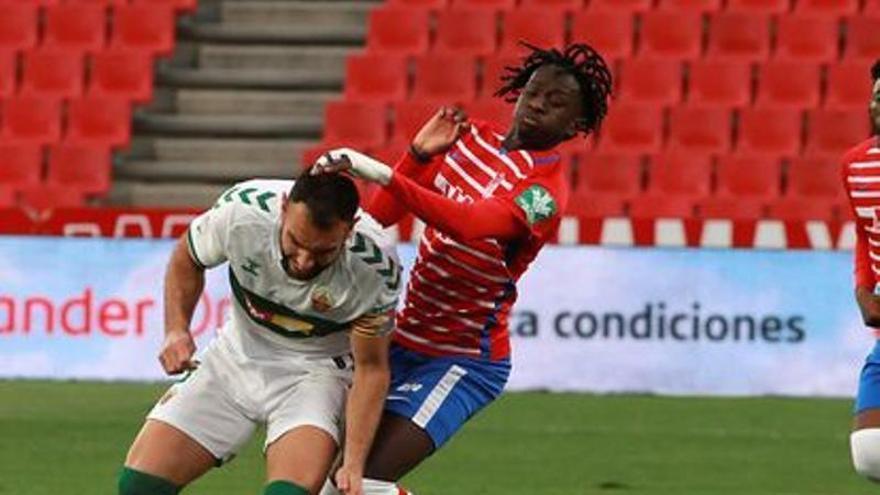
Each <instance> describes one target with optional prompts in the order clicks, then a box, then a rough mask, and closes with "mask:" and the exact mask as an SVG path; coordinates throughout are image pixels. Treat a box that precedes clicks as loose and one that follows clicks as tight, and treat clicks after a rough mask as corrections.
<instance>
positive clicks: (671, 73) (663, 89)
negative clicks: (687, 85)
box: [618, 58, 682, 106]
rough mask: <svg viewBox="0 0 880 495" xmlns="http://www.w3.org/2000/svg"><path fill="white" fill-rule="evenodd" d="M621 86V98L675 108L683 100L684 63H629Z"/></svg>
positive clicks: (638, 60)
mask: <svg viewBox="0 0 880 495" xmlns="http://www.w3.org/2000/svg"><path fill="white" fill-rule="evenodd" d="M618 83H619V84H620V97H621V99H622V100H625V101H627V102H631V103H643V104H651V105H659V106H665V105H674V104H676V103H678V102H679V101H681V94H682V89H681V86H682V83H681V64H680V63H678V62H676V61H670V60H664V59H653V58H633V59H629V60H625V61H624V62H623V64H622V65H621V69H620V75H619V77H618Z"/></svg>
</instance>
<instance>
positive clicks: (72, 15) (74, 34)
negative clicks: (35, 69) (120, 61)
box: [43, 3, 107, 52]
mask: <svg viewBox="0 0 880 495" xmlns="http://www.w3.org/2000/svg"><path fill="white" fill-rule="evenodd" d="M106 32H107V13H106V11H105V9H104V7H103V6H102V5H100V4H97V3H63V4H58V5H54V6H52V7H49V8H48V9H46V34H45V38H44V41H43V44H44V45H45V46H52V47H60V48H66V49H72V50H81V51H91V52H97V51H100V50H102V49H103V48H104V45H105V43H106V36H107V34H106Z"/></svg>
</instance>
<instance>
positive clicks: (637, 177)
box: [574, 153, 642, 197]
mask: <svg viewBox="0 0 880 495" xmlns="http://www.w3.org/2000/svg"><path fill="white" fill-rule="evenodd" d="M579 162H580V165H579V166H578V168H577V177H578V178H577V183H576V184H575V187H574V189H577V190H581V191H591V192H595V193H601V194H616V195H618V196H620V197H632V196H635V195H637V194H639V193H640V192H641V190H642V162H641V158H639V157H638V156H635V155H631V154H625V155H623V154H606V153H598V154H592V153H591V154H584V153H582V154H580V155H579Z"/></svg>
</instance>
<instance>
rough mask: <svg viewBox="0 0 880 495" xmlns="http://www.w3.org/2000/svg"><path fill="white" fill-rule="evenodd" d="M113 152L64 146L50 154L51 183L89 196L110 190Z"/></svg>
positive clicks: (101, 148)
mask: <svg viewBox="0 0 880 495" xmlns="http://www.w3.org/2000/svg"><path fill="white" fill-rule="evenodd" d="M110 165H111V163H110V150H108V149H107V148H104V147H93V146H82V145H74V144H61V145H57V146H54V147H53V148H52V150H51V152H50V153H49V173H48V177H47V181H46V182H47V183H48V184H50V185H51V184H57V185H59V186H61V185H63V186H67V187H73V188H75V189H78V190H80V191H82V192H83V193H85V194H87V195H93V194H95V195H103V194H106V193H107V191H109V190H110V182H111V177H110V173H111V166H110Z"/></svg>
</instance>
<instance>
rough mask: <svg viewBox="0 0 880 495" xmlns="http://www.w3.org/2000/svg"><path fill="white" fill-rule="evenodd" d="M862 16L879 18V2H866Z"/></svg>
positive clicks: (869, 0) (867, 0)
mask: <svg viewBox="0 0 880 495" xmlns="http://www.w3.org/2000/svg"><path fill="white" fill-rule="evenodd" d="M862 15H863V16H865V17H873V18H875V19H876V18H880V0H866V1H865V6H864V7H862Z"/></svg>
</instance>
